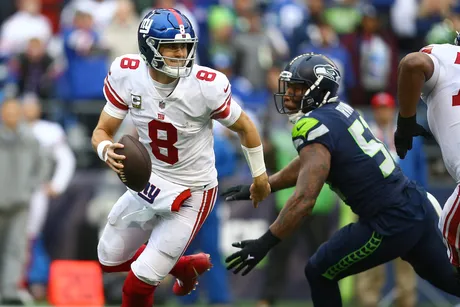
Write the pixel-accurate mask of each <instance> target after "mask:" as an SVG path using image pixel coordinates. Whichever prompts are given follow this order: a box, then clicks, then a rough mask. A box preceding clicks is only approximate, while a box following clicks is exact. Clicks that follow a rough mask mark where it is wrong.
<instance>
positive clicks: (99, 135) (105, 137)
mask: <svg viewBox="0 0 460 307" xmlns="http://www.w3.org/2000/svg"><path fill="white" fill-rule="evenodd" d="M102 141H111V142H113V135H109V133H107V131H105V130H104V129H101V128H99V127H96V129H94V131H93V136H92V137H91V144H92V145H93V149H94V150H96V151H97V146H98V145H99V143H101V142H102Z"/></svg>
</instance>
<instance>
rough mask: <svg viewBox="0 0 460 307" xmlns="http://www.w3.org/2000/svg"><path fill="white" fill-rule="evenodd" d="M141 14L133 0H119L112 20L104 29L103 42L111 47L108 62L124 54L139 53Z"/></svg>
mask: <svg viewBox="0 0 460 307" xmlns="http://www.w3.org/2000/svg"><path fill="white" fill-rule="evenodd" d="M138 26H139V16H137V14H136V12H135V10H134V4H133V2H132V1H131V0H118V1H117V10H116V12H115V15H114V17H113V20H112V22H111V23H110V24H109V25H108V26H107V27H106V28H105V29H104V32H103V35H102V39H103V40H104V42H103V44H104V45H105V47H107V48H108V49H109V58H108V63H112V61H113V60H114V59H115V58H116V57H118V56H121V55H123V54H129V53H138V52H139V47H138V45H137V36H136V35H133V34H134V33H136V31H137V28H138Z"/></svg>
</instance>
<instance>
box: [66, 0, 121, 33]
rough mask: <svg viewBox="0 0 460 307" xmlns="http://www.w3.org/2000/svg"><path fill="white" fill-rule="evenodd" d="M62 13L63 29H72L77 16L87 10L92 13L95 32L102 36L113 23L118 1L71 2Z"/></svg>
mask: <svg viewBox="0 0 460 307" xmlns="http://www.w3.org/2000/svg"><path fill="white" fill-rule="evenodd" d="M67 2H68V4H67V5H66V6H65V7H64V8H63V10H62V12H61V28H68V27H72V25H73V23H74V20H75V14H76V13H77V12H78V11H82V10H86V11H87V12H91V14H92V18H93V23H94V30H95V31H96V32H98V33H99V34H101V33H102V32H103V31H104V30H105V28H106V27H107V26H108V25H109V24H110V23H111V22H112V19H113V16H114V15H115V12H116V10H117V0H71V1H67Z"/></svg>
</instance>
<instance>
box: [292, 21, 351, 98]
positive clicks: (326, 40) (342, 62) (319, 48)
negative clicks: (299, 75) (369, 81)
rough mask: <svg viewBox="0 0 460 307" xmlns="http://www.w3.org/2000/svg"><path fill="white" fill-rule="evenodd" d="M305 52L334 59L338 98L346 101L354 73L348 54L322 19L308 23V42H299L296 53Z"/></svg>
mask: <svg viewBox="0 0 460 307" xmlns="http://www.w3.org/2000/svg"><path fill="white" fill-rule="evenodd" d="M307 52H314V53H320V54H323V55H325V56H327V57H329V58H330V59H331V60H332V61H334V63H335V64H336V65H337V67H338V68H339V71H340V73H341V78H340V87H339V92H338V95H339V98H340V100H342V101H345V102H348V91H349V90H350V88H353V87H354V86H355V73H354V72H353V65H351V57H350V54H349V53H348V51H347V49H345V48H344V47H343V46H342V44H341V43H340V40H339V37H338V36H337V33H335V31H334V29H333V28H332V26H330V25H329V24H328V23H326V22H325V21H323V20H318V21H317V23H316V25H310V43H305V44H301V45H300V48H299V50H298V52H297V54H302V53H307ZM345 67H346V68H347V69H345Z"/></svg>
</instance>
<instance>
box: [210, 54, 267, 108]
mask: <svg viewBox="0 0 460 307" xmlns="http://www.w3.org/2000/svg"><path fill="white" fill-rule="evenodd" d="M234 66H235V58H234V55H233V54H231V53H230V52H224V51H222V52H219V53H214V54H213V56H212V58H211V67H212V68H214V69H216V70H218V71H220V72H221V73H223V74H225V75H226V76H227V78H228V80H229V81H230V84H231V85H232V98H234V99H235V100H236V101H237V102H238V103H239V104H240V105H244V109H245V111H247V110H248V109H249V110H251V111H252V112H257V111H259V110H260V109H261V108H260V107H259V103H260V101H259V100H258V98H259V97H258V95H257V93H256V91H255V90H254V87H253V86H252V84H251V82H250V81H249V80H248V79H247V78H245V77H243V76H240V75H237V74H236V73H235V67H234Z"/></svg>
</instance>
